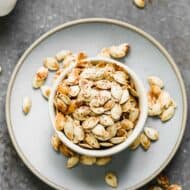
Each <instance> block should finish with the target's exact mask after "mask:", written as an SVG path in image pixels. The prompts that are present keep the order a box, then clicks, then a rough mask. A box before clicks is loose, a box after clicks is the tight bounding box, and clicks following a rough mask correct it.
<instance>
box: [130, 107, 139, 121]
mask: <svg viewBox="0 0 190 190" xmlns="http://www.w3.org/2000/svg"><path fill="white" fill-rule="evenodd" d="M139 113H140V111H139V109H138V108H132V109H130V112H129V120H130V121H132V122H135V121H136V120H137V119H138V117H139Z"/></svg>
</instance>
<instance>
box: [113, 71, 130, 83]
mask: <svg viewBox="0 0 190 190" xmlns="http://www.w3.org/2000/svg"><path fill="white" fill-rule="evenodd" d="M113 78H114V80H115V81H116V82H118V83H120V84H123V85H125V84H126V82H127V75H126V73H125V72H123V71H116V72H115V74H114V75H113Z"/></svg>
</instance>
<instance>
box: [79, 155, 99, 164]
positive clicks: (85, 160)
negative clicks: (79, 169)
mask: <svg viewBox="0 0 190 190" xmlns="http://www.w3.org/2000/svg"><path fill="white" fill-rule="evenodd" d="M80 163H81V164H84V165H88V166H91V165H93V164H95V163H96V157H89V156H85V155H81V156H80Z"/></svg>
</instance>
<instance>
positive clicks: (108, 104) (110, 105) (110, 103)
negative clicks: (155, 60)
mask: <svg viewBox="0 0 190 190" xmlns="http://www.w3.org/2000/svg"><path fill="white" fill-rule="evenodd" d="M114 105H115V101H113V100H109V101H108V102H106V103H105V104H104V110H105V111H108V110H111V109H112V108H113V106H114Z"/></svg>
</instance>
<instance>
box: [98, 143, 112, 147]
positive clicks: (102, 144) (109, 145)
mask: <svg viewBox="0 0 190 190" xmlns="http://www.w3.org/2000/svg"><path fill="white" fill-rule="evenodd" d="M99 144H100V146H102V147H111V146H113V144H112V143H109V142H100V143H99Z"/></svg>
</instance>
